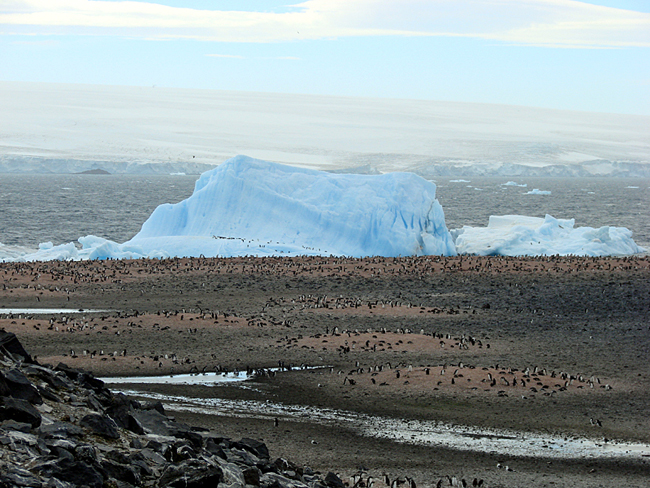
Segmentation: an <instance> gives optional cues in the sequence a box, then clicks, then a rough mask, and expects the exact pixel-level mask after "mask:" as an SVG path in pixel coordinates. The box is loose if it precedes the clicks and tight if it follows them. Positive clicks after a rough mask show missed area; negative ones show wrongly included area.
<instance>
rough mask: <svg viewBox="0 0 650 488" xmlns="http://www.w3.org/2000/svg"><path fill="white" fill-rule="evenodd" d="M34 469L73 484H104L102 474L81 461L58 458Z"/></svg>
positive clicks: (91, 486)
mask: <svg viewBox="0 0 650 488" xmlns="http://www.w3.org/2000/svg"><path fill="white" fill-rule="evenodd" d="M34 470H35V471H36V472H38V473H41V474H43V475H45V476H51V477H54V478H58V479H60V480H61V481H67V482H68V483H72V484H73V485H74V486H88V487H89V488H101V487H102V485H103V484H104V476H102V475H101V473H99V471H97V470H96V469H95V468H94V467H93V466H90V465H89V464H86V463H84V462H81V461H70V460H68V459H58V460H55V461H49V462H47V463H45V464H41V465H39V466H36V467H35V468H34Z"/></svg>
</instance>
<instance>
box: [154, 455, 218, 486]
mask: <svg viewBox="0 0 650 488" xmlns="http://www.w3.org/2000/svg"><path fill="white" fill-rule="evenodd" d="M222 479H223V473H222V471H221V468H219V467H218V466H211V465H209V464H206V463H202V462H200V461H197V460H191V461H185V462H183V463H181V464H178V465H174V464H171V465H169V466H168V467H167V469H165V471H164V473H162V475H161V477H160V480H159V486H160V487H162V488H186V487H187V488H213V487H215V486H217V485H218V484H219V483H220V482H221V480H222Z"/></svg>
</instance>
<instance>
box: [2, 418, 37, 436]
mask: <svg viewBox="0 0 650 488" xmlns="http://www.w3.org/2000/svg"><path fill="white" fill-rule="evenodd" d="M0 428H2V429H6V430H17V431H19V432H25V433H28V432H31V430H32V424H28V423H25V422H16V421H15V420H5V421H4V422H2V424H0Z"/></svg>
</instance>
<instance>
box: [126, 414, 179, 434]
mask: <svg viewBox="0 0 650 488" xmlns="http://www.w3.org/2000/svg"><path fill="white" fill-rule="evenodd" d="M133 417H135V419H136V420H137V421H138V422H139V423H140V425H142V427H143V428H144V430H145V432H147V433H150V434H155V435H163V436H172V437H183V436H184V434H185V433H187V432H190V428H189V427H188V426H187V425H185V424H181V423H178V422H176V421H174V420H171V419H169V418H167V417H166V416H164V415H163V414H161V413H160V412H158V411H157V410H153V409H152V410H142V411H134V412H133Z"/></svg>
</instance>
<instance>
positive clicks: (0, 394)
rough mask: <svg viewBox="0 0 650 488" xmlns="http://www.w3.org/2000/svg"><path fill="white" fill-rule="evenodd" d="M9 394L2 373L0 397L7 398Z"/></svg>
mask: <svg viewBox="0 0 650 488" xmlns="http://www.w3.org/2000/svg"><path fill="white" fill-rule="evenodd" d="M10 393H11V388H9V385H8V384H7V380H5V377H4V376H3V375H2V373H0V397H7V396H9V394H10Z"/></svg>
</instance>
